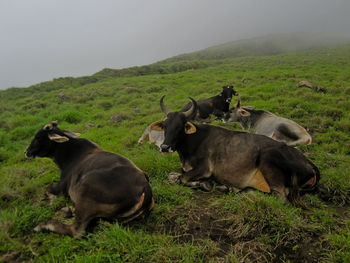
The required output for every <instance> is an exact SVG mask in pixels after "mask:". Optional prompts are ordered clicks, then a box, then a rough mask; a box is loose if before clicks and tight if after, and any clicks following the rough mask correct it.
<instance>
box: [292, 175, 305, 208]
mask: <svg viewBox="0 0 350 263" xmlns="http://www.w3.org/2000/svg"><path fill="white" fill-rule="evenodd" d="M288 198H289V200H290V202H291V203H292V204H294V205H295V206H297V207H301V208H303V209H306V210H308V209H309V208H308V207H307V206H306V205H305V203H304V202H303V201H302V200H301V196H300V189H299V185H298V177H297V175H296V174H295V173H294V174H293V175H292V177H291V187H290V192H289V195H288Z"/></svg>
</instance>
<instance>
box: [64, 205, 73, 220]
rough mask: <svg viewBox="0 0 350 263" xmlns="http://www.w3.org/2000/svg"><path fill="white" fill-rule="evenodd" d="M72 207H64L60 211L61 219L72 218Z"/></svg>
mask: <svg viewBox="0 0 350 263" xmlns="http://www.w3.org/2000/svg"><path fill="white" fill-rule="evenodd" d="M74 210H75V209H74V207H72V206H66V207H63V208H62V209H61V211H62V212H63V213H64V214H63V217H64V218H71V217H73V216H74Z"/></svg>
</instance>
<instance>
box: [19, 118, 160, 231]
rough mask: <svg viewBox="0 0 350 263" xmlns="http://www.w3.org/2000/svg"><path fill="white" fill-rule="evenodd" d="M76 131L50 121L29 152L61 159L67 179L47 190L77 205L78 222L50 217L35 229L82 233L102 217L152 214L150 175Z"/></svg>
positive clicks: (38, 134) (60, 165)
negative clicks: (78, 136) (77, 135)
mask: <svg viewBox="0 0 350 263" xmlns="http://www.w3.org/2000/svg"><path fill="white" fill-rule="evenodd" d="M72 135H73V133H70V132H66V131H63V130H60V129H59V128H58V127H57V123H54V122H53V123H50V124H47V125H45V126H44V128H42V129H40V130H39V131H38V132H37V134H36V135H35V138H34V139H33V141H32V142H31V144H30V146H29V147H28V149H27V151H26V156H27V157H33V158H34V157H36V156H38V157H49V158H52V159H53V160H54V161H55V163H56V164H57V165H58V167H59V168H60V170H61V178H60V181H59V182H56V183H52V184H51V185H49V186H48V187H47V192H48V193H49V194H54V195H58V194H63V195H65V196H67V197H70V199H71V200H72V201H73V203H74V204H75V221H74V223H73V224H71V225H65V224H62V223H60V222H57V221H54V220H50V221H49V222H46V223H41V224H39V225H38V226H37V227H36V228H35V230H36V231H43V230H44V231H45V230H46V231H53V232H57V233H61V234H66V235H70V236H73V237H80V236H81V235H82V234H83V233H84V232H85V229H86V226H87V225H88V223H89V222H90V221H91V220H92V219H94V218H97V217H105V218H114V219H118V220H121V221H129V220H132V219H134V218H137V217H140V216H141V215H144V214H146V215H147V214H148V213H149V211H150V210H151V208H152V206H153V197H152V190H151V187H150V185H149V183H148V179H147V176H146V175H145V174H144V173H143V172H142V171H141V170H140V169H139V168H137V167H136V166H135V165H134V164H133V163H132V162H131V161H130V160H128V159H126V158H125V157H123V156H120V155H118V154H115V153H111V152H106V151H104V150H103V149H101V148H100V147H99V146H98V145H96V144H94V143H93V142H91V141H89V140H86V139H78V138H75V137H76V136H72Z"/></svg>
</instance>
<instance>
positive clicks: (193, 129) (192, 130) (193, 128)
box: [185, 121, 197, 134]
mask: <svg viewBox="0 0 350 263" xmlns="http://www.w3.org/2000/svg"><path fill="white" fill-rule="evenodd" d="M196 131H197V129H196V126H194V125H193V124H192V123H191V122H189V121H188V122H186V124H185V133H186V134H192V133H195V132H196Z"/></svg>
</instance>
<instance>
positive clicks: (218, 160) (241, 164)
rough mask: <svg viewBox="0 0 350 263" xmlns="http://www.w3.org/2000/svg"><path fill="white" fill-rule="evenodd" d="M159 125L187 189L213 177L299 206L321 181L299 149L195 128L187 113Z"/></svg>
mask: <svg viewBox="0 0 350 263" xmlns="http://www.w3.org/2000/svg"><path fill="white" fill-rule="evenodd" d="M192 101H193V103H194V104H196V103H195V101H194V100H192ZM193 108H194V109H193V110H195V108H196V105H194V107H193ZM191 125H192V126H193V127H192V128H191V132H188V128H186V126H191ZM158 126H161V127H162V128H163V129H164V131H165V139H164V143H163V145H162V146H161V148H162V150H163V152H167V151H169V150H170V149H172V150H176V151H177V152H178V153H179V156H180V159H181V162H182V169H183V173H182V176H181V178H180V180H181V182H182V183H183V184H185V185H188V186H200V181H202V180H207V179H209V178H211V179H214V180H215V181H216V182H218V183H220V184H223V185H226V186H227V187H228V188H230V189H231V190H233V191H235V192H239V191H241V190H244V189H246V188H255V189H257V190H260V191H263V192H266V193H274V194H276V195H277V196H280V197H282V198H284V199H286V198H289V199H290V200H291V201H293V203H297V202H298V200H297V199H298V197H299V194H300V192H303V191H304V190H309V189H312V188H314V187H315V186H316V184H317V182H318V181H319V179H320V174H319V171H318V169H317V167H316V166H315V165H314V164H312V163H311V161H309V160H308V159H307V158H306V157H305V156H304V155H303V154H302V153H301V152H300V151H299V150H297V149H295V148H293V147H290V146H287V145H286V144H284V143H281V142H278V141H275V140H272V139H270V138H268V137H266V136H263V135H256V134H249V133H245V132H236V131H231V130H227V129H224V128H221V127H216V126H212V125H195V124H193V123H191V122H189V121H188V118H186V117H185V116H184V114H183V113H182V112H169V113H168V114H167V118H166V119H165V120H164V121H163V122H162V123H161V124H159V125H158ZM164 145H165V146H164ZM163 146H164V147H163Z"/></svg>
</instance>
